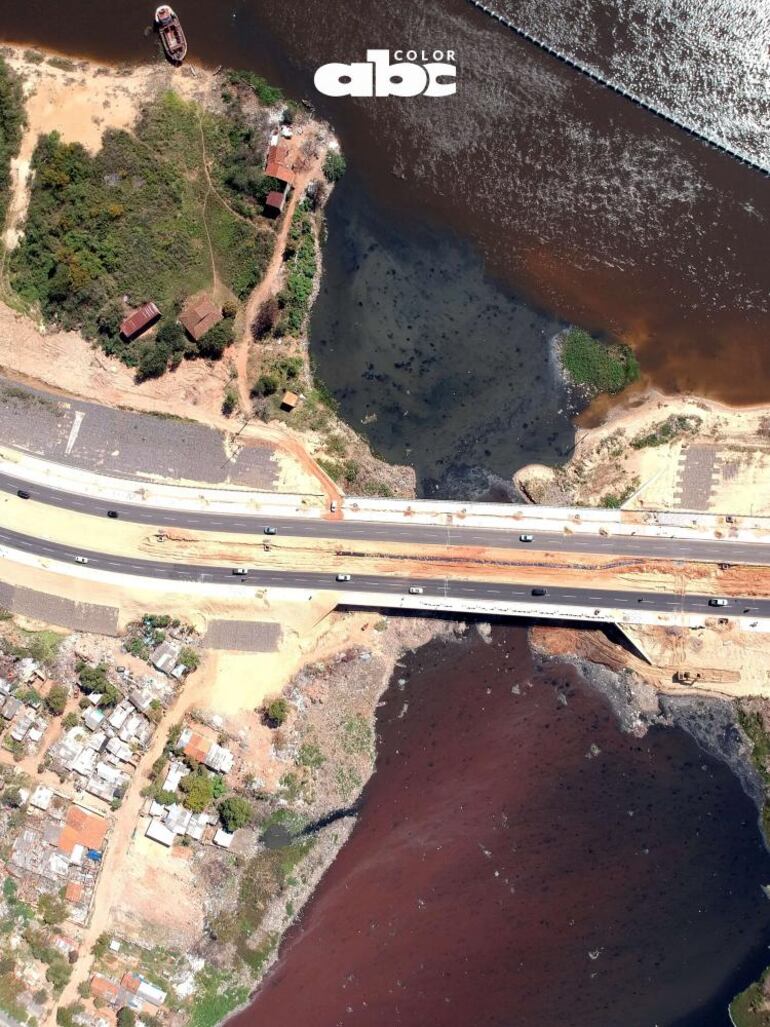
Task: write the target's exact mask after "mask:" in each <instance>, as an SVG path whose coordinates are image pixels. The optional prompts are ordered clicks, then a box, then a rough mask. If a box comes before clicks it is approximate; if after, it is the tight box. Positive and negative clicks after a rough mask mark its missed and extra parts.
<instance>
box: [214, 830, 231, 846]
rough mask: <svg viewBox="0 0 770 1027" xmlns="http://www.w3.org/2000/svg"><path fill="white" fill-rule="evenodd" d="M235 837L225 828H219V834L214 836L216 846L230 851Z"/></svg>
mask: <svg viewBox="0 0 770 1027" xmlns="http://www.w3.org/2000/svg"><path fill="white" fill-rule="evenodd" d="M233 837H234V836H233V835H231V834H229V833H228V832H227V831H225V830H223V828H221V827H220V828H219V830H218V831H217V833H216V834H215V835H214V844H215V845H219V846H220V848H222V849H229V848H230V846H231V845H232V844H233Z"/></svg>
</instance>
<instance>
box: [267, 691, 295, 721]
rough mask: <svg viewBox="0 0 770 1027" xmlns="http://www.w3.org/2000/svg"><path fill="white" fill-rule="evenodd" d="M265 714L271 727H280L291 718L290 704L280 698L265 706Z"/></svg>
mask: <svg viewBox="0 0 770 1027" xmlns="http://www.w3.org/2000/svg"><path fill="white" fill-rule="evenodd" d="M264 714H265V720H266V721H267V722H268V724H269V725H270V727H280V726H281V724H283V723H284V722H285V720H286V718H287V717H288V716H289V704H288V702H287V701H286V700H285V699H284V698H283V696H280V697H279V698H278V699H273V700H272V702H269V703H267V704H266V705H265V707H264Z"/></svg>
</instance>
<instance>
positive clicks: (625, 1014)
mask: <svg viewBox="0 0 770 1027" xmlns="http://www.w3.org/2000/svg"><path fill="white" fill-rule="evenodd" d="M401 673H404V674H405V675H406V677H407V678H408V681H407V684H406V686H405V687H403V688H400V687H399V686H398V685H392V686H391V689H390V691H389V693H388V695H387V701H386V703H385V705H384V707H383V708H382V709H381V710H380V713H379V716H378V734H379V758H378V764H377V772H376V775H375V777H374V778H373V779H372V781H371V782H370V784H369V785H368V787H367V789H366V792H365V797H364V806H363V812H362V814H361V817H360V820H359V823H358V825H357V826H356V828H355V830H354V832H353V835H352V837H351V838H350V840H349V842H348V843H347V845H346V846H345V847H344V848H343V850H342V852H341V853H340V855H339V857H338V859H337V861H336V862H335V864H334V865H333V866H332V868H331V870H330V871H329V872H328V874H327V875H326V877H325V878H324V879H323V881H322V883H321V886H320V888H319V890H318V892H317V894H316V895H315V897H314V898H313V899H312V900H311V903H310V905H309V907H308V909H307V911H306V913H305V914H304V917H303V920H302V924H301V927H300V928H299V929H296V930H295V931H294V932H293V934H292V935H291V936H290V938H289V940H288V941H287V942H286V944H285V946H284V950H283V952H282V955H281V959H280V962H279V963H278V965H277V967H276V968H275V970H274V972H273V973H272V975H271V976H270V978H269V979H268V981H267V983H266V984H265V985H264V987H263V988H262V990H261V991H260V992H259V993H258V995H257V998H256V1000H255V1002H254V1004H253V1005H252V1007H251V1008H250V1009H249V1010H248V1012H246V1013H245V1014H243V1015H242V1016H241V1017H239V1018H238V1019H237V1020H236V1021H235V1024H236V1027H257V1025H258V1024H271V1025H272V1027H296V1025H297V1024H302V1023H312V1024H313V1025H314V1027H333V1025H335V1027H336V1025H339V1024H356V1025H357V1027H391V1025H395V1024H403V1025H409V1027H422V1025H428V1024H430V1025H431V1027H466V1025H468V1027H470V1025H474V1027H476V1025H479V1027H480V1025H516V1027H530V1025H531V1027H535V1025H538V1027H557V1025H566V1024H568V1025H569V1027H615V1025H617V1024H621V1023H622V1024H624V1025H627V1027H637V1025H638V1027H651V1025H653V1024H659V1025H664V1024H666V1025H669V1024H670V1025H673V1024H680V1025H684V1024H687V1025H690V1027H696V1025H697V1027H722V1025H725V1024H727V1023H728V1021H727V1018H726V1014H725V1006H726V1000H727V998H729V997H731V996H732V994H733V993H734V991H735V990H736V988H737V987H738V986H740V985H741V984H743V983H745V982H748V980H750V979H751V977H752V975H753V974H755V973H756V972H758V970H759V969H760V968H762V967H763V966H764V960H765V959H766V949H765V946H766V944H767V942H768V940H770V907H768V905H767V902H766V900H765V899H764V898H763V896H762V893H761V891H760V884H761V883H762V882H764V881H765V880H766V879H767V877H768V874H769V873H770V860H769V859H768V857H767V855H766V853H765V851H764V849H763V848H762V846H761V845H760V841H759V835H758V832H757V830H756V811H755V809H754V807H753V805H752V803H751V802H750V801H749V800H748V799H747V798H746V797H745V795H744V794H743V793H742V791H741V789H740V787H739V786H738V783H737V781H736V779H735V778H734V777H733V776H732V774H731V773H730V771H729V770H728V769H727V768H726V767H725V766H724V765H723V764H721V763H719V762H716V761H715V760H713V759H711V758H710V757H708V756H706V755H704V754H703V753H702V752H701V751H700V750H699V749H698V748H697V746H696V745H695V744H694V742H693V741H692V740H691V739H690V737H689V736H688V735H686V734H684V733H683V732H681V731H678V730H670V729H666V730H664V729H656V730H653V731H651V732H650V734H648V735H647V736H646V737H645V738H643V739H641V740H638V739H636V738H632V737H629V736H627V735H623V734H621V733H620V731H619V730H618V728H617V725H616V722H615V720H614V717H613V715H612V714H611V712H610V711H609V709H608V707H607V706H606V705H605V702H604V700H603V699H602V698H600V697H599V696H598V694H596V693H594V692H593V691H591V690H590V689H589V688H587V687H586V686H585V685H584V684H583V683H581V681H580V680H579V678H578V677H577V675H576V674H574V673H573V672H572V671H570V670H566V669H561V670H559V669H556V670H549V671H548V672H546V673H538V672H536V671H534V669H533V668H532V665H531V663H530V658H529V656H528V652H527V647H526V635H525V632H524V631H523V630H522V629H519V628H511V627H508V628H503V629H497V630H496V631H495V636H494V643H493V644H491V645H486V644H484V643H483V642H482V641H481V640H480V639H479V638H478V637H477V636H476V635H475V633H473V634H472V635H471V637H470V638H469V639H467V640H466V641H464V642H463V643H461V644H445V643H439V644H433V645H431V646H429V647H427V648H426V649H423V650H422V651H420V652H418V653H417V654H416V655H415V656H414V657H412V658H410V660H409V661H408V670H406V671H404V672H401ZM519 690H520V694H517V692H518V691H519ZM560 697H565V698H566V700H567V701H566V704H563V700H562V699H560ZM594 745H595V746H598V749H599V750H600V751H599V752H598V754H597V755H595V756H593V757H591V756H590V749H591V746H594ZM594 751H595V750H594ZM591 953H593V954H594V956H595V957H596V958H591V955H590V954H591Z"/></svg>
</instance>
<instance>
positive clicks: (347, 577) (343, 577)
mask: <svg viewBox="0 0 770 1027" xmlns="http://www.w3.org/2000/svg"><path fill="white" fill-rule="evenodd" d="M337 581H350V575H349V574H338V575H337Z"/></svg>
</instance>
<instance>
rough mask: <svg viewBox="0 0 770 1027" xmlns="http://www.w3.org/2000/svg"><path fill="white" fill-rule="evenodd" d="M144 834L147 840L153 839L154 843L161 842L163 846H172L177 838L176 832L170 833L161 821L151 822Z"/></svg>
mask: <svg viewBox="0 0 770 1027" xmlns="http://www.w3.org/2000/svg"><path fill="white" fill-rule="evenodd" d="M144 833H145V835H146V837H147V838H151V839H152V840H153V841H154V842H160V844H161V845H169V846H170V845H172V844H173V841H174V838H175V837H176V836H175V834H174V832H173V831H169V829H168V828H167V827H166V825H165V824H162V823H161V822H160V820H151V821H150V822H149V824H148V825H147V830H146V831H145V832H144Z"/></svg>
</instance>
